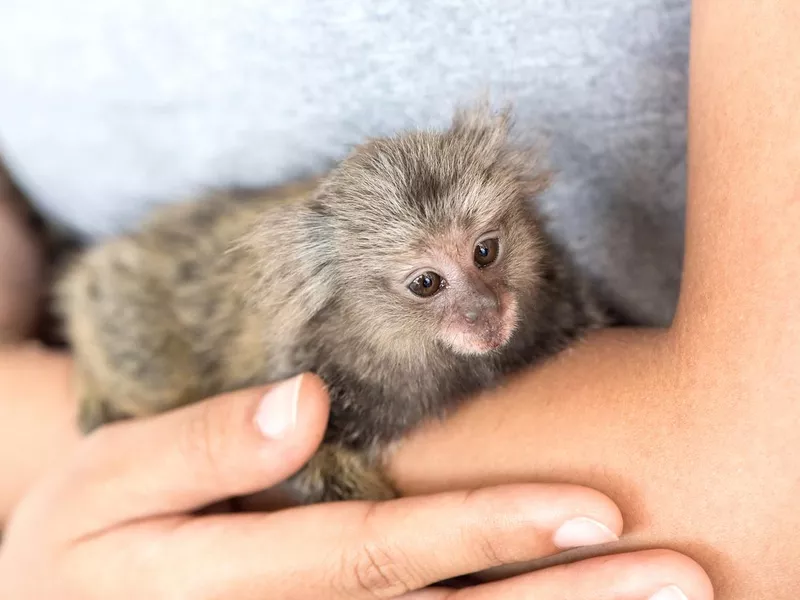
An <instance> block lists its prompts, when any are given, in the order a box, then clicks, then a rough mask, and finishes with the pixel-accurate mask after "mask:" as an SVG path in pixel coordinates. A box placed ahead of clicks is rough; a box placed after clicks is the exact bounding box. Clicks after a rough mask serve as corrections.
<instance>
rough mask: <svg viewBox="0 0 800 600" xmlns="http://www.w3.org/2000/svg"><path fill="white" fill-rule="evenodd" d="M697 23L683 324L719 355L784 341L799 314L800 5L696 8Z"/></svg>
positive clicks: (706, 1)
mask: <svg viewBox="0 0 800 600" xmlns="http://www.w3.org/2000/svg"><path fill="white" fill-rule="evenodd" d="M693 13H694V14H693V25H692V51H691V75H690V90H691V91H690V110H689V142H690V143H689V160H688V164H689V199H688V208H687V237H686V259H685V272H684V279H683V290H682V294H681V303H680V309H679V312H678V324H679V325H680V326H681V327H686V328H691V329H693V330H696V332H697V335H696V336H695V337H696V338H697V339H699V340H702V343H703V345H704V346H705V347H706V348H708V349H710V350H711V352H717V351H719V350H722V351H725V350H726V349H727V348H729V347H731V346H736V345H738V344H740V343H742V341H744V340H747V339H751V338H753V339H764V338H765V337H769V338H770V340H771V342H770V343H774V342H776V341H778V340H779V339H780V338H782V337H783V336H782V335H781V331H786V330H787V322H788V321H794V323H797V322H798V316H800V295H798V294H797V292H796V288H797V281H798V280H800V242H799V241H798V236H797V231H798V228H800V175H799V174H800V110H798V107H800V68H798V67H799V66H800V63H799V62H798V57H799V56H800V37H798V35H797V29H798V27H800V4H798V3H797V2H796V1H795V0H770V1H768V2H752V1H749V0H698V1H696V2H694V3H693ZM765 327H767V328H769V329H770V331H769V332H765V331H764V328H765ZM789 329H791V327H790V328H789ZM765 333H768V336H765V335H764V334H765ZM792 337H795V336H792Z"/></svg>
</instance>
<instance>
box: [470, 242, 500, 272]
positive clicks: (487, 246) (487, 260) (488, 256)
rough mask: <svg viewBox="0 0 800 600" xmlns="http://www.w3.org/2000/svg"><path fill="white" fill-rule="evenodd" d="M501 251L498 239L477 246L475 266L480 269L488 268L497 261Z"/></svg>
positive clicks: (474, 255)
mask: <svg viewBox="0 0 800 600" xmlns="http://www.w3.org/2000/svg"><path fill="white" fill-rule="evenodd" d="M499 251H500V242H498V241H497V238H492V239H490V240H483V241H482V242H480V243H478V245H477V246H475V252H474V254H473V257H474V260H475V264H476V265H477V266H479V267H488V266H489V265H490V264H492V263H493V262H494V261H496V260H497V254H498V252H499Z"/></svg>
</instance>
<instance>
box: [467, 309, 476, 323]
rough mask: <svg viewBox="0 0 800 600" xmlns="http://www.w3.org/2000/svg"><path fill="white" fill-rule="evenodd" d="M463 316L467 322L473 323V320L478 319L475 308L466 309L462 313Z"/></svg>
mask: <svg viewBox="0 0 800 600" xmlns="http://www.w3.org/2000/svg"><path fill="white" fill-rule="evenodd" d="M464 318H465V319H466V320H467V321H468V322H469V323H474V322H475V321H477V320H478V311H476V310H468V311H467V312H465V313H464Z"/></svg>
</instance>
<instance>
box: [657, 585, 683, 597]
mask: <svg viewBox="0 0 800 600" xmlns="http://www.w3.org/2000/svg"><path fill="white" fill-rule="evenodd" d="M650 600H689V597H688V596H687V595H686V594H684V593H683V592H682V591H681V588H679V587H678V586H677V585H671V586H669V587H665V588H664V589H663V590H659V591H657V592H656V593H655V594H653V595H652V596H650Z"/></svg>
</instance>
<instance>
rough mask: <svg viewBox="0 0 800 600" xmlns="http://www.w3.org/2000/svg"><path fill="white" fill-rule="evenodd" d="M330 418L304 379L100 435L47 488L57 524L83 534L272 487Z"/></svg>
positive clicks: (323, 398)
mask: <svg viewBox="0 0 800 600" xmlns="http://www.w3.org/2000/svg"><path fill="white" fill-rule="evenodd" d="M327 417H328V403H327V395H326V393H325V390H324V387H323V384H322V382H321V381H320V380H319V379H318V378H317V377H315V376H311V375H305V376H301V377H298V378H295V379H292V380H288V381H285V382H282V383H280V384H277V385H275V386H273V387H271V388H268V389H266V393H265V389H264V388H262V389H260V390H247V391H242V392H237V393H232V394H227V395H224V396H220V397H217V398H213V399H211V400H207V401H205V402H201V403H198V404H194V405H191V406H187V407H184V408H181V409H179V410H175V411H171V412H169V413H165V414H162V415H158V416H155V417H152V418H149V419H141V420H134V421H126V422H121V423H118V424H114V425H111V426H108V427H104V428H101V429H99V430H98V431H97V432H96V433H95V434H93V435H92V436H90V438H88V439H87V440H86V441H85V443H84V445H83V447H82V448H81V450H80V451H79V452H78V456H77V457H76V459H75V461H74V464H73V467H72V468H71V469H66V470H65V475H64V476H63V477H61V478H60V480H59V481H58V482H57V484H56V485H55V487H56V488H58V489H57V490H51V492H52V493H53V494H54V495H55V497H57V498H58V499H59V503H60V509H61V510H60V511H59V519H60V521H62V522H65V523H69V524H70V526H71V527H72V529H73V531H76V532H78V533H79V534H82V535H86V534H89V533H91V532H92V531H97V530H100V529H104V528H107V527H109V526H112V525H115V524H118V523H122V522H126V521H131V520H136V519H141V518H145V517H150V516H156V515H160V514H168V513H178V512H184V511H190V510H194V509H197V508H200V507H202V506H205V505H208V504H211V503H212V502H215V501H218V500H221V499H224V498H227V497H230V496H238V495H242V494H248V493H252V492H255V491H258V490H260V489H263V488H266V487H269V486H272V485H274V484H276V483H279V482H281V481H282V480H284V479H285V478H287V477H288V476H290V475H291V474H293V473H294V472H295V471H297V470H298V469H299V468H300V467H301V466H302V465H303V464H304V463H305V462H306V461H307V460H308V459H309V457H310V456H311V455H312V454H313V452H314V451H315V449H316V447H317V446H318V445H319V443H320V441H321V440H322V436H323V433H324V430H325V425H326V422H327Z"/></svg>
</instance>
